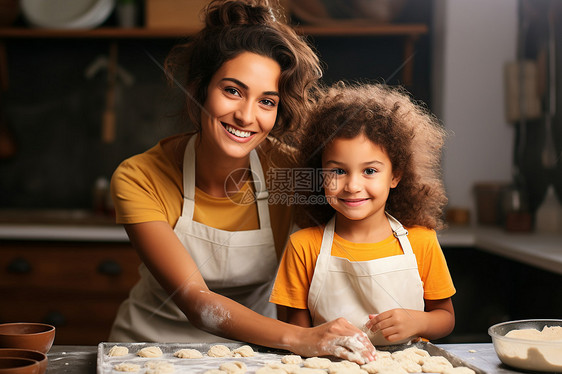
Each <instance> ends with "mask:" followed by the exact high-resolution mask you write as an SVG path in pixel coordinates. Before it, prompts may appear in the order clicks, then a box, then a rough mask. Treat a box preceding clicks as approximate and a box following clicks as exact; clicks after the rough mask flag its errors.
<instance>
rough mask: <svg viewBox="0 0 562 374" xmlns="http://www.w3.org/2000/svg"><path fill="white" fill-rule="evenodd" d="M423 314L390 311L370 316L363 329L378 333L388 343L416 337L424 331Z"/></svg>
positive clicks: (406, 310) (402, 310)
mask: <svg viewBox="0 0 562 374" xmlns="http://www.w3.org/2000/svg"><path fill="white" fill-rule="evenodd" d="M424 317H425V312H422V311H419V310H410V309H391V310H387V311H386V312H383V313H380V314H370V315H369V321H367V323H366V324H365V327H366V328H367V329H368V330H370V331H372V332H373V333H376V332H377V331H380V332H381V333H382V335H383V336H384V338H385V339H386V340H388V341H389V342H395V341H399V340H403V339H407V338H409V337H417V336H419V334H420V331H423V329H424V327H423V326H424V323H425V318H424Z"/></svg>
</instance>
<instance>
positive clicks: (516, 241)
mask: <svg viewBox="0 0 562 374" xmlns="http://www.w3.org/2000/svg"><path fill="white" fill-rule="evenodd" d="M438 237H439V242H440V243H441V246H442V247H447V248H463V247H464V248H466V247H473V248H478V249H480V250H484V251H487V252H489V253H492V254H495V255H498V256H502V257H506V258H509V259H512V260H515V261H519V262H522V263H524V264H527V265H532V266H535V267H538V268H541V269H544V270H548V271H551V272H554V273H558V274H562V233H553V234H550V233H536V232H530V233H511V232H507V231H505V230H503V229H501V228H498V227H485V226H479V227H451V228H448V229H447V230H444V231H442V232H439V234H438Z"/></svg>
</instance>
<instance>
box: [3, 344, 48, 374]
mask: <svg viewBox="0 0 562 374" xmlns="http://www.w3.org/2000/svg"><path fill="white" fill-rule="evenodd" d="M2 357H12V358H29V359H31V360H35V361H37V362H38V363H39V372H38V374H43V373H45V372H46V371H47V364H48V362H49V360H48V358H47V355H46V354H44V353H41V352H39V351H32V350H31V349H18V348H0V358H2Z"/></svg>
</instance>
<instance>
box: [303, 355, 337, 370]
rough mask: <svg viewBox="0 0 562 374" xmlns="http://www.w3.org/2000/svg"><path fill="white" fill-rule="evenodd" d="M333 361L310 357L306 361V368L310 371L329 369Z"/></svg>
mask: <svg viewBox="0 0 562 374" xmlns="http://www.w3.org/2000/svg"><path fill="white" fill-rule="evenodd" d="M331 363H332V361H330V359H328V358H322V357H310V358H307V359H306V360H304V363H303V365H304V367H305V368H310V369H327V368H328V367H329V366H330V364H331Z"/></svg>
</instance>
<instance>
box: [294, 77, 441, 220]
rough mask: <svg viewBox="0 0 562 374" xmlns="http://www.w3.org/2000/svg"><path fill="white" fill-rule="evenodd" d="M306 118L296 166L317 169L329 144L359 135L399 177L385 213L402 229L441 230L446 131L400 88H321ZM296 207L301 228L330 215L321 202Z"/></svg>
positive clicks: (319, 190)
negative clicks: (382, 153) (385, 156)
mask: <svg viewBox="0 0 562 374" xmlns="http://www.w3.org/2000/svg"><path fill="white" fill-rule="evenodd" d="M308 118H309V123H308V126H307V127H306V129H305V135H304V137H303V138H302V141H301V142H300V145H299V149H298V159H299V165H300V166H302V167H305V168H313V169H314V170H320V169H321V168H322V152H323V151H324V149H325V147H326V145H327V144H329V142H330V141H332V140H333V139H336V138H346V139H351V138H354V137H356V136H358V135H361V134H364V135H365V136H366V137H367V138H368V139H370V140H371V141H372V142H373V143H374V144H377V145H379V146H381V147H382V148H383V149H384V150H385V151H386V153H387V154H388V157H389V159H390V161H391V163H392V172H393V174H394V175H396V176H400V178H401V179H400V183H399V184H398V186H397V187H396V188H393V189H391V191H390V194H389V197H388V200H387V202H386V211H387V212H388V213H390V214H391V215H392V216H394V217H395V218H396V219H398V220H399V221H400V222H401V223H402V224H403V225H405V226H416V225H417V226H425V227H427V228H430V229H440V228H442V227H443V209H444V207H445V205H446V203H447V197H446V195H445V189H444V187H443V182H442V179H441V166H440V160H441V151H442V148H443V145H444V141H445V137H446V132H445V130H444V129H443V128H442V126H441V125H440V124H439V122H438V121H437V119H436V118H435V116H433V115H431V114H430V113H429V112H428V110H427V109H426V108H425V107H424V106H422V105H421V104H418V103H415V102H414V101H413V100H412V99H411V98H410V96H409V95H408V94H407V93H406V92H405V91H404V90H403V89H400V88H391V87H389V86H387V85H384V84H362V85H359V84H357V85H346V84H344V83H342V82H339V83H337V84H335V85H333V86H331V87H328V88H326V91H325V94H323V95H321V97H319V98H318V101H317V103H316V105H315V108H314V109H313V110H312V111H311V112H310V113H309V117H308ZM314 189H316V191H311V192H310V194H315V193H316V194H319V193H321V194H324V189H323V187H322V181H321V180H319V181H318V183H317V185H316V186H314ZM317 200H318V199H317ZM309 201H310V200H309ZM301 208H302V209H303V210H304V212H303V213H304V214H299V215H297V216H299V217H300V218H301V222H299V224H301V225H303V226H310V225H318V224H325V223H326V222H327V221H328V220H329V219H330V218H331V217H332V216H333V215H334V213H335V210H334V209H333V208H332V207H331V206H330V205H329V204H328V203H326V202H324V203H320V204H309V205H302V206H301Z"/></svg>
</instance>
